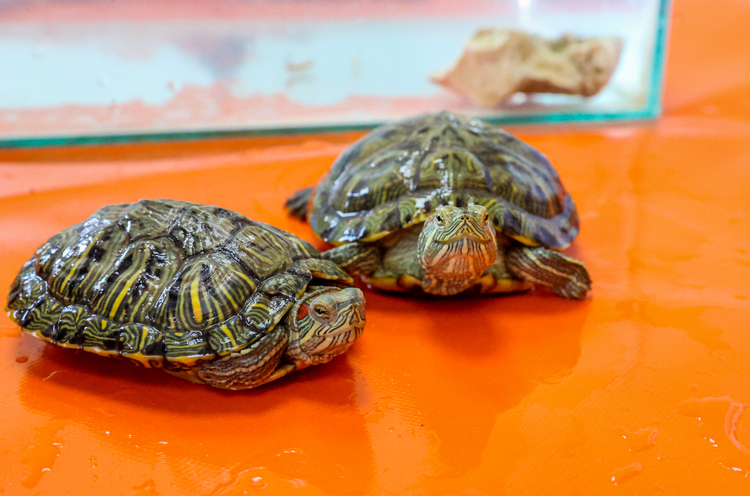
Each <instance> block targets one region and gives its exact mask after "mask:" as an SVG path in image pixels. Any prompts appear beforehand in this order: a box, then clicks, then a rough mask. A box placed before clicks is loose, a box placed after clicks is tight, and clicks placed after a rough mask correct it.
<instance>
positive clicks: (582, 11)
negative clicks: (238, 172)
mask: <svg viewBox="0 0 750 496" xmlns="http://www.w3.org/2000/svg"><path fill="white" fill-rule="evenodd" d="M668 4H669V2H668V0H462V1H460V2H459V1H455V0H215V1H211V2H206V1H201V0H160V1H159V2H153V1H150V0H118V1H111V0H5V1H2V2H0V146H5V147H13V146H45V145H58V144H73V143H102V142H119V141H131V140H154V139H181V138H200V137H208V136H221V135H251V134H275V133H299V132H315V131H330V130H347V129H364V128H369V127H373V126H376V125H378V124H380V123H382V122H384V121H388V120H392V119H396V118H401V117H404V116H407V115H412V114H417V113H421V112H432V111H438V110H443V109H447V110H451V111H454V112H460V113H465V114H471V115H475V116H478V117H481V118H483V119H486V120H488V121H490V122H493V123H500V124H502V123H514V124H515V123H529V122H534V123H545V122H566V121H567V122H569V121H584V122H591V121H594V122H601V121H617V120H632V119H649V118H654V117H656V116H657V115H658V113H659V108H660V90H661V81H662V71H663V64H664V51H665V42H666V41H665V40H666V30H667V19H668V8H669V5H668ZM597 78H598V83H599V86H600V87H597V88H594V89H592V88H591V84H589V83H591V81H592V80H594V79H597ZM571 88H573V89H572V90H571Z"/></svg>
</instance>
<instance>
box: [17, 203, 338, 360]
mask: <svg viewBox="0 0 750 496" xmlns="http://www.w3.org/2000/svg"><path fill="white" fill-rule="evenodd" d="M314 277H315V278H320V279H329V280H332V281H336V282H337V283H341V284H345V285H350V284H351V279H350V278H349V276H348V275H346V274H345V273H344V272H342V271H341V270H340V269H339V268H338V267H337V266H335V265H334V264H332V263H330V262H327V261H325V260H321V259H320V253H319V252H318V250H316V249H315V248H314V247H313V246H312V245H311V244H310V243H308V242H306V241H303V240H301V239H299V238H297V237H296V236H294V235H292V234H289V233H287V232H285V231H282V230H280V229H277V228H275V227H273V226H270V225H268V224H263V223H260V222H253V221H252V220H250V219H248V218H247V217H245V216H243V215H241V214H238V213H236V212H232V211H230V210H226V209H223V208H219V207H211V206H204V205H198V204H194V203H187V202H181V201H174V200H141V201H140V202H138V203H134V204H122V205H110V206H107V207H104V208H102V209H100V210H99V211H97V212H96V213H94V214H93V215H92V216H91V217H90V218H89V219H88V220H86V221H85V222H82V223H80V224H77V225H75V226H72V227H70V228H68V229H65V230H63V231H61V232H60V233H58V234H56V235H55V236H53V237H52V238H51V239H50V240H49V241H47V243H45V244H44V245H42V246H41V247H40V248H39V249H38V250H37V252H36V254H35V255H34V257H33V258H32V259H31V260H29V261H28V262H27V263H26V264H25V265H24V266H23V268H22V269H21V272H20V273H19V274H18V276H17V277H16V279H15V281H14V282H13V284H12V286H11V290H10V294H9V298H8V308H7V310H8V313H9V315H10V318H11V319H12V320H13V321H14V322H16V323H17V324H19V325H21V326H22V327H24V328H25V330H26V331H27V332H29V333H31V334H34V335H36V336H37V337H40V338H42V339H44V340H45V341H48V342H51V343H54V344H57V345H59V346H63V347H68V348H82V349H85V350H88V351H92V352H95V353H98V354H100V355H108V356H123V357H127V358H131V359H133V360H135V361H138V362H140V363H143V364H145V365H147V366H157V367H158V366H164V367H167V368H185V367H192V366H195V365H199V364H200V363H203V362H206V361H208V360H211V359H214V358H216V357H219V356H224V355H227V354H229V353H231V352H233V351H238V350H241V349H243V348H245V347H247V346H248V345H250V344H251V343H253V342H254V341H255V340H257V339H259V338H260V337H262V336H264V335H265V334H267V333H268V332H269V331H271V330H272V329H273V328H274V326H275V325H276V324H277V323H278V322H279V320H281V318H282V317H283V316H284V314H285V313H286V312H287V311H288V310H289V308H290V307H291V306H292V305H293V304H294V302H295V301H296V299H298V298H299V297H300V296H301V295H302V294H303V293H304V292H305V289H306V287H307V285H308V283H310V281H311V280H312V279H313V278H314Z"/></svg>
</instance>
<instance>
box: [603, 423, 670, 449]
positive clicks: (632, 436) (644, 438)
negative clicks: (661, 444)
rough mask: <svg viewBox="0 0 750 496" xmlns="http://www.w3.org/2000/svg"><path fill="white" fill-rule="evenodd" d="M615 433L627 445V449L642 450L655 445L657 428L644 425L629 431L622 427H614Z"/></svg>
mask: <svg viewBox="0 0 750 496" xmlns="http://www.w3.org/2000/svg"><path fill="white" fill-rule="evenodd" d="M614 432H615V434H616V435H618V436H621V437H622V438H623V439H624V440H625V442H626V443H627V446H628V451H633V452H638V451H644V450H647V449H649V448H653V447H654V446H656V436H657V435H658V434H659V430H658V429H657V428H656V427H646V428H645V429H640V430H637V431H635V432H631V431H629V430H627V429H626V428H624V427H618V428H617V429H615V431H614Z"/></svg>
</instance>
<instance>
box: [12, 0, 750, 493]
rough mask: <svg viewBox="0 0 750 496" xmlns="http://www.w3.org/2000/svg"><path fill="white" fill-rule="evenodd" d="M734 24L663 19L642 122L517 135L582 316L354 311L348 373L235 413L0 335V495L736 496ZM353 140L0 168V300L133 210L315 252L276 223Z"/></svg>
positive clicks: (273, 390) (743, 143) (91, 156)
mask: <svg viewBox="0 0 750 496" xmlns="http://www.w3.org/2000/svg"><path fill="white" fill-rule="evenodd" d="M749 23H750V3H748V2H747V1H744V0H734V1H732V0H721V1H719V0H716V1H712V2H705V1H703V0H678V1H676V3H675V6H674V17H673V36H672V41H671V54H670V59H669V71H668V84H667V89H666V105H665V110H666V111H665V115H664V117H663V118H662V119H660V120H659V121H658V122H657V123H655V124H652V125H628V126H617V127H606V128H597V129H593V130H582V129H574V128H556V129H553V130H552V131H545V132H534V131H533V130H531V129H517V130H515V131H516V134H518V135H519V136H520V137H522V138H523V139H526V140H527V141H529V142H530V143H531V144H532V145H534V146H536V147H537V148H539V149H540V150H542V151H543V152H544V153H546V154H547V155H548V156H549V157H550V159H551V161H552V162H553V163H554V164H555V165H556V166H557V168H558V169H559V171H560V173H561V175H562V178H563V180H564V183H565V185H566V187H567V188H568V189H569V190H570V191H571V192H572V194H573V197H574V198H575V200H576V201H577V204H578V207H579V211H580V214H581V219H582V233H581V236H580V237H579V238H578V239H577V240H576V242H575V243H574V246H573V248H572V250H571V252H572V253H574V254H575V255H576V256H578V257H580V258H581V259H583V260H584V261H585V262H586V264H587V265H588V267H589V269H590V271H591V274H592V277H593V279H594V282H595V283H594V289H593V292H592V294H591V296H590V298H588V299H587V300H586V301H584V302H582V303H581V302H570V301H564V300H561V299H558V298H556V297H554V296H552V295H550V294H549V293H547V292H544V291H536V292H531V293H528V294H523V295H517V296H511V297H485V298H477V299H463V300H458V299H454V300H439V301H438V300H427V299H417V298H410V297H401V296H395V295H389V294H383V293H377V292H373V291H367V292H366V297H367V318H368V324H367V328H366V331H365V334H364V336H363V338H362V339H361V340H360V341H359V342H357V343H356V344H355V345H354V346H353V347H352V349H351V350H350V352H349V353H348V354H346V355H343V356H341V357H338V358H336V359H335V360H334V361H332V362H331V363H329V364H327V365H324V366H319V367H311V368H309V369H306V370H304V371H302V372H299V373H296V374H295V375H294V376H290V377H288V378H285V379H283V380H281V381H279V382H278V383H274V384H270V385H268V386H264V387H262V388H259V389H257V390H252V391H246V392H236V393H234V392H223V391H218V390H213V389H210V388H208V387H204V386H198V385H194V384H191V383H188V382H184V381H181V380H179V379H176V378H172V377H170V376H168V375H167V374H164V373H163V372H161V371H158V370H147V369H143V368H138V367H135V366H133V365H131V364H130V363H125V362H123V361H118V360H113V359H107V358H102V357H99V356H95V355H92V354H88V353H85V352H76V351H71V350H66V349H60V348H56V347H53V346H50V345H47V344H45V343H43V342H41V341H39V340H37V339H34V338H32V337H30V336H28V335H24V334H22V333H21V332H20V330H19V329H18V328H17V327H16V326H14V325H12V324H11V322H10V321H9V320H8V319H7V317H5V316H4V315H3V316H1V317H0V399H1V403H0V405H1V407H0V493H4V494H14V495H16V494H18V495H37V494H42V495H63V494H74V495H89V494H91V495H120V494H126V495H134V496H135V495H164V496H166V495H194V496H209V495H210V496H217V495H240V494H251V493H254V492H255V491H260V490H265V491H266V492H267V493H269V494H286V493H288V492H291V491H292V490H295V491H296V492H297V494H311V495H313V494H314V495H321V494H326V495H350V494H351V495H357V494H418V495H433V494H435V495H439V494H467V495H482V494H489V495H495V494H508V495H542V494H544V495H558V494H559V495H609V494H612V495H615V494H662V493H663V494H679V495H686V494H696V495H705V494H727V495H730V494H731V495H735V494H736V495H741V494H748V493H749V491H750V481H749V480H748V474H750V413H748V412H747V411H746V410H747V409H748V408H750V381H749V380H748V377H750V334H749V331H750V329H748V323H750V300H749V298H750V289H749V288H750V284H749V283H748V281H750V255H749V251H750V246H749V244H750V243H749V241H750V219H749V218H748V217H749V216H750V200H749V199H748V198H749V196H748V195H749V193H748V191H750V63H748V62H750V55H749V54H748V51H747V47H748V46H750V30H748V29H747V25H748V24H749ZM353 139H354V136H353V135H343V136H318V137H315V138H309V137H308V138H289V139H288V140H284V139H281V140H278V139H277V140H275V141H268V140H265V141H264V140H237V141H226V142H206V143H198V144H177V145H175V144H162V145H132V146H113V147H106V148H88V149H85V148H81V149H67V150H46V151H5V152H0V160H2V164H0V255H1V256H0V286H1V287H3V288H7V287H8V285H9V284H10V282H11V280H12V278H13V277H14V275H15V273H16V271H17V270H18V268H19V267H20V266H21V264H22V263H23V262H24V261H25V260H26V259H27V258H28V257H29V256H30V255H31V254H32V253H33V251H34V249H35V248H36V247H37V246H38V245H40V244H41V243H43V242H44V241H45V240H46V239H47V238H48V237H49V236H51V235H52V234H54V233H55V232H57V231H58V230H60V229H62V228H64V227H66V226H68V225H70V224H73V223H75V222H78V221H81V220H83V219H84V218H86V217H87V216H88V215H89V214H90V213H91V212H93V211H94V210H96V209H97V208H99V207H100V206H102V205H104V204H109V203H116V202H129V201H136V200H138V199H139V198H144V197H152V198H153V197H169V198H178V199H182V200H190V201H196V202H201V203H209V204H219V205H222V206H224V207H228V208H231V209H235V210H238V211H240V212H243V213H245V214H247V215H248V216H250V217H252V218H253V219H256V220H261V221H266V222H270V223H273V224H275V225H277V226H279V227H282V228H285V229H288V230H291V231H292V232H295V233H297V234H298V235H300V236H302V237H304V238H306V239H310V240H312V239H313V236H312V232H311V231H310V229H309V227H308V226H307V225H305V224H303V223H300V222H296V221H293V220H290V219H288V218H287V217H286V216H285V215H284V213H283V211H282V203H283V200H284V198H285V197H286V196H287V195H289V194H290V193H291V192H292V191H294V190H295V189H296V188H298V187H301V186H305V185H308V184H312V183H313V182H314V181H315V180H316V179H317V178H318V177H319V176H320V175H321V174H322V173H323V171H325V170H326V168H327V167H328V166H329V165H330V163H331V161H332V160H333V159H334V157H335V156H336V155H337V153H339V152H340V151H341V150H342V149H343V147H344V146H345V144H346V143H349V142H351V141H352V140H353ZM319 246H321V245H319ZM321 247H322V246H321Z"/></svg>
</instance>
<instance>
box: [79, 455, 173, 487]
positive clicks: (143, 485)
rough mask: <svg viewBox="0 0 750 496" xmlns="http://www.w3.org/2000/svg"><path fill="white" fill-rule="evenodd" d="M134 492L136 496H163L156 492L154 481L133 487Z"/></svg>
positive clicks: (150, 480) (149, 480)
mask: <svg viewBox="0 0 750 496" xmlns="http://www.w3.org/2000/svg"><path fill="white" fill-rule="evenodd" d="M92 458H93V457H92ZM133 491H135V492H136V493H135V494H136V496H159V495H160V494H161V493H160V492H159V491H157V490H156V482H155V481H154V479H148V480H146V481H145V482H144V483H143V484H141V485H139V486H133Z"/></svg>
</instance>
